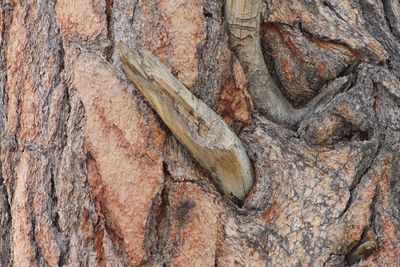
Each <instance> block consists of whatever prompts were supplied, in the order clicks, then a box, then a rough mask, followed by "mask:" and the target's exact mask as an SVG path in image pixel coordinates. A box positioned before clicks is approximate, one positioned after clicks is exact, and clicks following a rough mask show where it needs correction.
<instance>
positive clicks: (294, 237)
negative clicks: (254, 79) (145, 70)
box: [0, 0, 400, 266]
mask: <svg viewBox="0 0 400 267" xmlns="http://www.w3.org/2000/svg"><path fill="white" fill-rule="evenodd" d="M230 2H231V1H230ZM238 2H243V1H239V0H238ZM224 4H225V1H215V0H202V1H201V0H143V1H141V0H133V1H132V0H57V1H44V0H38V1H10V0H2V1H0V113H1V116H0V133H1V143H0V146H1V147H0V149H1V154H0V166H1V172H0V266H163V265H164V266H347V265H348V266H350V265H353V266H400V245H399V212H400V210H399V207H400V196H399V195H400V84H399V80H400V5H399V3H398V1H395V0H382V1H377V0H365V1H355V0H354V1H352V0H345V1H335V0H325V1H314V0H311V1H310V0H307V1H306V0H286V1H281V0H265V1H262V3H261V4H262V9H261V20H262V23H261V25H260V34H261V35H260V42H261V45H260V46H261V47H260V49H262V51H263V56H264V59H265V62H266V68H267V69H268V72H269V73H270V75H271V77H270V79H271V80H272V81H273V82H274V84H275V85H276V88H277V89H278V90H279V92H282V94H283V96H284V97H285V98H286V99H288V100H289V101H290V105H291V106H292V107H293V108H296V109H301V108H302V107H305V106H306V105H307V103H310V101H313V99H315V96H316V95H318V94H319V93H321V90H324V89H323V88H326V86H329V84H332V83H335V82H337V81H338V79H339V80H343V79H346V81H349V82H348V83H346V84H347V86H345V87H343V88H342V90H343V91H342V92H340V93H338V94H336V96H335V97H333V99H331V101H327V102H324V103H322V104H321V105H320V106H319V107H318V108H317V109H315V110H314V111H313V112H311V113H307V114H306V115H304V116H303V117H302V119H301V121H299V122H298V125H295V126H296V127H293V125H291V126H292V127H291V128H290V129H288V128H287V127H286V126H285V125H281V124H276V123H274V122H271V121H270V120H268V119H271V120H273V118H270V117H269V118H265V117H264V116H263V115H262V114H261V113H258V111H257V109H256V108H257V105H256V108H253V106H252V103H251V101H250V100H249V99H250V98H249V96H248V93H247V91H248V89H249V87H250V86H251V83H248V82H247V80H248V78H249V73H248V70H247V69H246V67H247V66H246V65H243V62H244V60H243V59H241V58H240V56H238V58H236V57H235V53H237V52H236V51H234V52H231V50H230V47H231V46H230V45H231V44H230V43H229V42H228V39H229V38H228V26H227V20H226V17H225V16H224V10H225V9H224ZM119 41H122V42H124V43H127V44H128V45H129V46H130V48H131V49H133V50H148V51H151V52H152V53H153V54H154V55H155V56H157V57H158V58H159V59H160V60H161V62H163V63H164V64H165V65H166V66H168V67H169V68H170V69H171V73H172V74H173V75H174V76H175V77H176V78H177V79H178V80H179V81H180V82H181V83H182V84H183V85H184V86H185V87H186V88H188V89H189V90H190V91H191V92H192V93H193V94H194V95H195V96H197V97H198V98H199V99H201V100H202V101H203V102H204V103H206V104H207V105H208V106H209V107H210V108H212V109H213V110H214V111H215V112H217V113H218V114H219V115H221V117H223V118H224V119H225V121H226V122H227V124H228V125H229V126H230V127H231V129H232V130H233V131H234V132H235V133H236V134H237V135H238V137H239V139H240V140H241V142H242V143H243V145H244V147H245V149H246V151H247V154H248V156H249V158H250V160H251V162H252V165H253V168H254V172H255V180H256V181H255V184H254V186H253V188H252V190H251V192H250V194H249V196H248V197H247V198H246V199H245V200H244V201H243V203H232V202H231V201H230V200H229V198H227V197H225V196H224V195H223V194H222V192H221V191H220V190H219V189H218V187H216V186H215V185H214V184H213V182H212V179H211V175H210V174H209V172H207V171H206V170H205V169H203V168H202V167H201V166H200V164H198V163H197V162H196V160H194V158H193V157H192V156H191V154H190V153H189V152H188V151H187V150H186V149H185V148H184V147H183V146H182V145H181V144H180V143H179V142H178V141H177V140H176V138H175V137H174V136H173V135H172V133H171V132H170V131H169V130H168V128H167V127H166V126H165V125H164V124H163V122H162V121H161V120H160V119H159V117H158V115H157V113H155V111H154V110H153V109H152V108H151V107H150V106H149V105H148V103H147V102H146V101H145V100H144V98H143V96H142V95H141V94H140V93H139V92H138V90H137V88H135V87H134V86H133V85H132V84H131V83H130V82H129V81H128V79H127V78H126V76H125V74H124V73H123V71H122V69H121V61H120V58H119V54H118V52H117V51H116V49H115V45H116V43H117V42H119ZM246 77H247V79H246ZM278 122H280V121H279V120H278ZM284 123H285V122H284ZM289 124H290V123H289ZM297 126H298V127H297Z"/></svg>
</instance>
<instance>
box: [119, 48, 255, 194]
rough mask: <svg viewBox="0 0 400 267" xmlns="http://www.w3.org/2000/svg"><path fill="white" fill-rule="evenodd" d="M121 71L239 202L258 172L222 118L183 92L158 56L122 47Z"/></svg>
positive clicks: (183, 89)
mask: <svg viewBox="0 0 400 267" xmlns="http://www.w3.org/2000/svg"><path fill="white" fill-rule="evenodd" d="M118 49H119V51H120V54H121V60H122V68H123V70H124V71H125V73H126V75H127V77H128V78H129V80H131V81H132V82H133V83H134V84H135V86H136V88H137V89H138V90H139V91H140V92H141V93H142V95H143V96H144V97H145V98H146V100H147V101H148V103H149V104H150V106H151V107H152V108H153V109H154V110H155V111H156V112H157V113H158V115H159V116H160V118H161V119H162V120H163V121H164V123H165V124H166V125H167V126H168V128H169V129H170V130H171V132H172V133H173V134H174V136H175V137H176V138H177V139H178V140H179V141H180V142H181V143H182V144H183V145H184V146H185V147H186V148H187V149H188V150H189V152H190V153H191V154H192V155H193V157H194V158H195V159H196V160H197V161H198V162H199V163H200V165H201V166H202V167H204V168H205V169H207V170H208V171H209V172H210V173H211V175H212V177H213V179H214V181H215V182H216V183H217V184H218V185H219V186H220V188H221V189H222V191H223V192H224V193H225V194H228V195H231V194H232V195H234V196H236V197H237V198H239V199H244V197H245V196H246V195H247V194H248V192H249V191H250V189H251V187H252V185H253V181H254V174H253V169H252V166H251V163H250V160H249V158H248V156H247V154H246V151H245V149H244V147H243V145H242V143H241V141H240V140H239V138H238V137H237V136H236V135H235V133H233V132H232V131H231V130H230V129H229V127H228V126H227V124H226V123H225V122H224V121H223V120H222V118H221V117H220V116H219V115H217V114H216V113H215V112H214V111H213V110H212V109H211V108H209V107H208V106H207V105H206V104H205V103H204V102H202V101H201V100H199V99H197V98H196V97H195V96H194V95H193V94H192V93H191V92H190V91H189V90H188V89H186V88H185V86H184V85H182V84H181V83H180V82H179V81H178V80H177V79H176V78H175V77H174V76H173V75H172V74H171V72H170V70H169V69H168V68H167V67H165V66H164V65H163V64H162V63H161V62H160V61H159V60H158V59H157V58H156V57H154V56H153V55H151V54H150V53H147V52H142V53H137V52H135V51H130V50H129V49H128V48H127V46H126V45H124V44H122V43H119V44H118Z"/></svg>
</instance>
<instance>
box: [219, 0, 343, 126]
mask: <svg viewBox="0 0 400 267" xmlns="http://www.w3.org/2000/svg"><path fill="white" fill-rule="evenodd" d="M260 7H261V0H227V3H226V5H225V16H226V19H227V23H228V34H229V41H230V46H231V49H232V50H233V51H234V52H235V55H236V56H237V58H238V59H239V61H240V63H241V65H242V67H243V69H244V72H245V74H246V77H247V80H248V83H249V84H248V90H249V93H250V95H251V98H252V100H253V103H254V106H255V108H256V109H257V110H259V111H260V112H261V113H262V114H263V115H264V116H266V117H268V118H269V119H270V120H272V121H274V122H277V123H281V124H286V125H289V126H293V125H297V124H298V123H299V122H300V121H301V119H302V118H303V117H304V116H305V115H306V114H308V113H310V112H311V111H313V110H315V109H316V108H317V107H318V106H319V105H320V104H321V102H323V101H325V100H327V99H329V98H330V97H332V96H333V95H335V94H336V93H337V92H339V91H340V90H341V89H343V88H341V87H340V86H339V87H337V86H330V87H329V89H330V90H323V91H321V93H320V94H319V95H317V96H316V97H315V98H314V99H313V101H310V102H309V103H308V104H307V105H306V106H305V107H303V108H301V109H295V108H293V107H292V105H291V104H290V102H289V101H288V100H287V99H286V98H285V96H284V95H283V94H282V92H281V91H280V89H279V88H278V86H277V85H276V84H275V82H274V80H273V79H272V77H271V75H270V73H269V72H268V68H267V65H266V63H265V61H264V57H263V54H262V48H261V40H260Z"/></svg>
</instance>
